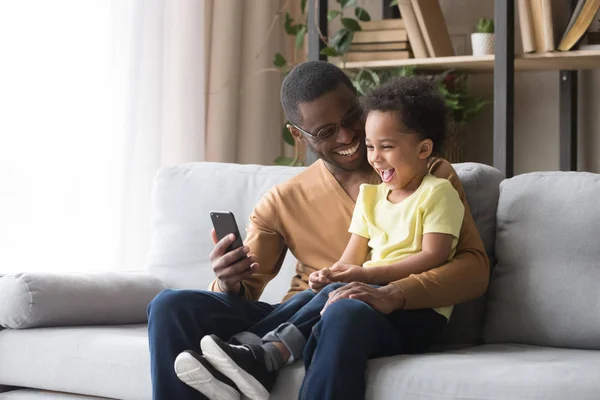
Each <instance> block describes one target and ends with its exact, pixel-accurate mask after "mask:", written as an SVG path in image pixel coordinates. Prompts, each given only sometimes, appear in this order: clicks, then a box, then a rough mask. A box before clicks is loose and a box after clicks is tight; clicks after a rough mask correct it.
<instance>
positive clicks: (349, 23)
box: [342, 18, 361, 32]
mask: <svg viewBox="0 0 600 400" xmlns="http://www.w3.org/2000/svg"><path fill="white" fill-rule="evenodd" d="M342 25H344V28H346V29H348V30H349V31H352V32H356V31H360V30H361V27H360V24H359V23H358V21H357V20H355V19H354V18H342Z"/></svg>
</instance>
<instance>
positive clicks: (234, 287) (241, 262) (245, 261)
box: [210, 229, 259, 295]
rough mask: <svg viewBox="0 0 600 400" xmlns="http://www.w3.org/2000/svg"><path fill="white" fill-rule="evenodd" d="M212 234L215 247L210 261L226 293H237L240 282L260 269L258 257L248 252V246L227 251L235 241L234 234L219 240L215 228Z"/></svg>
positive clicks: (218, 282)
mask: <svg viewBox="0 0 600 400" xmlns="http://www.w3.org/2000/svg"><path fill="white" fill-rule="evenodd" d="M211 236H212V240H213V243H215V248H214V249H213V251H212V252H211V253H210V262H211V264H212V269H213V271H214V272H215V275H216V276H217V279H218V281H217V284H218V285H219V288H220V289H221V290H222V291H223V292H224V293H227V294H235V295H237V294H239V293H240V290H241V283H240V282H241V281H242V280H244V279H246V278H248V277H250V276H251V275H252V274H253V273H255V272H256V271H258V268H259V265H258V263H257V262H256V257H255V256H254V255H252V254H250V255H249V254H248V251H249V249H248V247H246V246H242V247H240V248H238V249H235V250H233V251H230V252H229V253H225V251H226V250H227V248H228V247H229V246H230V245H231V244H232V243H233V242H234V241H235V235H233V234H231V235H229V236H226V237H224V238H223V239H222V240H220V241H218V242H217V234H216V233H215V230H214V229H213V230H212V231H211Z"/></svg>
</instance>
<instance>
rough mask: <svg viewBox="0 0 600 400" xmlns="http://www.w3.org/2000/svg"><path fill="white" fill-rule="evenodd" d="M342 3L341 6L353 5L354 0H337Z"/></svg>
mask: <svg viewBox="0 0 600 400" xmlns="http://www.w3.org/2000/svg"><path fill="white" fill-rule="evenodd" d="M337 2H338V3H340V4H341V5H342V8H348V7H353V6H355V5H356V0H337Z"/></svg>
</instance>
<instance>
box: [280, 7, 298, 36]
mask: <svg viewBox="0 0 600 400" xmlns="http://www.w3.org/2000/svg"><path fill="white" fill-rule="evenodd" d="M293 22H294V19H293V18H292V16H291V15H290V13H289V12H286V13H285V22H284V24H283V26H284V28H285V31H286V32H287V34H288V35H295V34H296V32H298V28H299V26H300V25H294V24H293Z"/></svg>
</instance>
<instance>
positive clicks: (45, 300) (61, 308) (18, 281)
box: [0, 272, 166, 329]
mask: <svg viewBox="0 0 600 400" xmlns="http://www.w3.org/2000/svg"><path fill="white" fill-rule="evenodd" d="M165 288H166V286H165V284H164V283H163V282H162V281H161V280H160V279H158V278H156V277H153V276H152V275H149V274H146V273H128V272H123V273H116V272H106V273H77V274H67V273H56V274H52V273H16V274H8V275H5V276H3V277H0V326H2V327H4V328H12V329H25V328H39V327H48V326H69V325H118V324H138V323H145V322H146V321H147V317H146V308H147V307H148V304H149V303H150V301H151V300H152V299H153V298H154V296H156V295H157V294H158V293H159V292H160V291H162V290H163V289H165Z"/></svg>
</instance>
